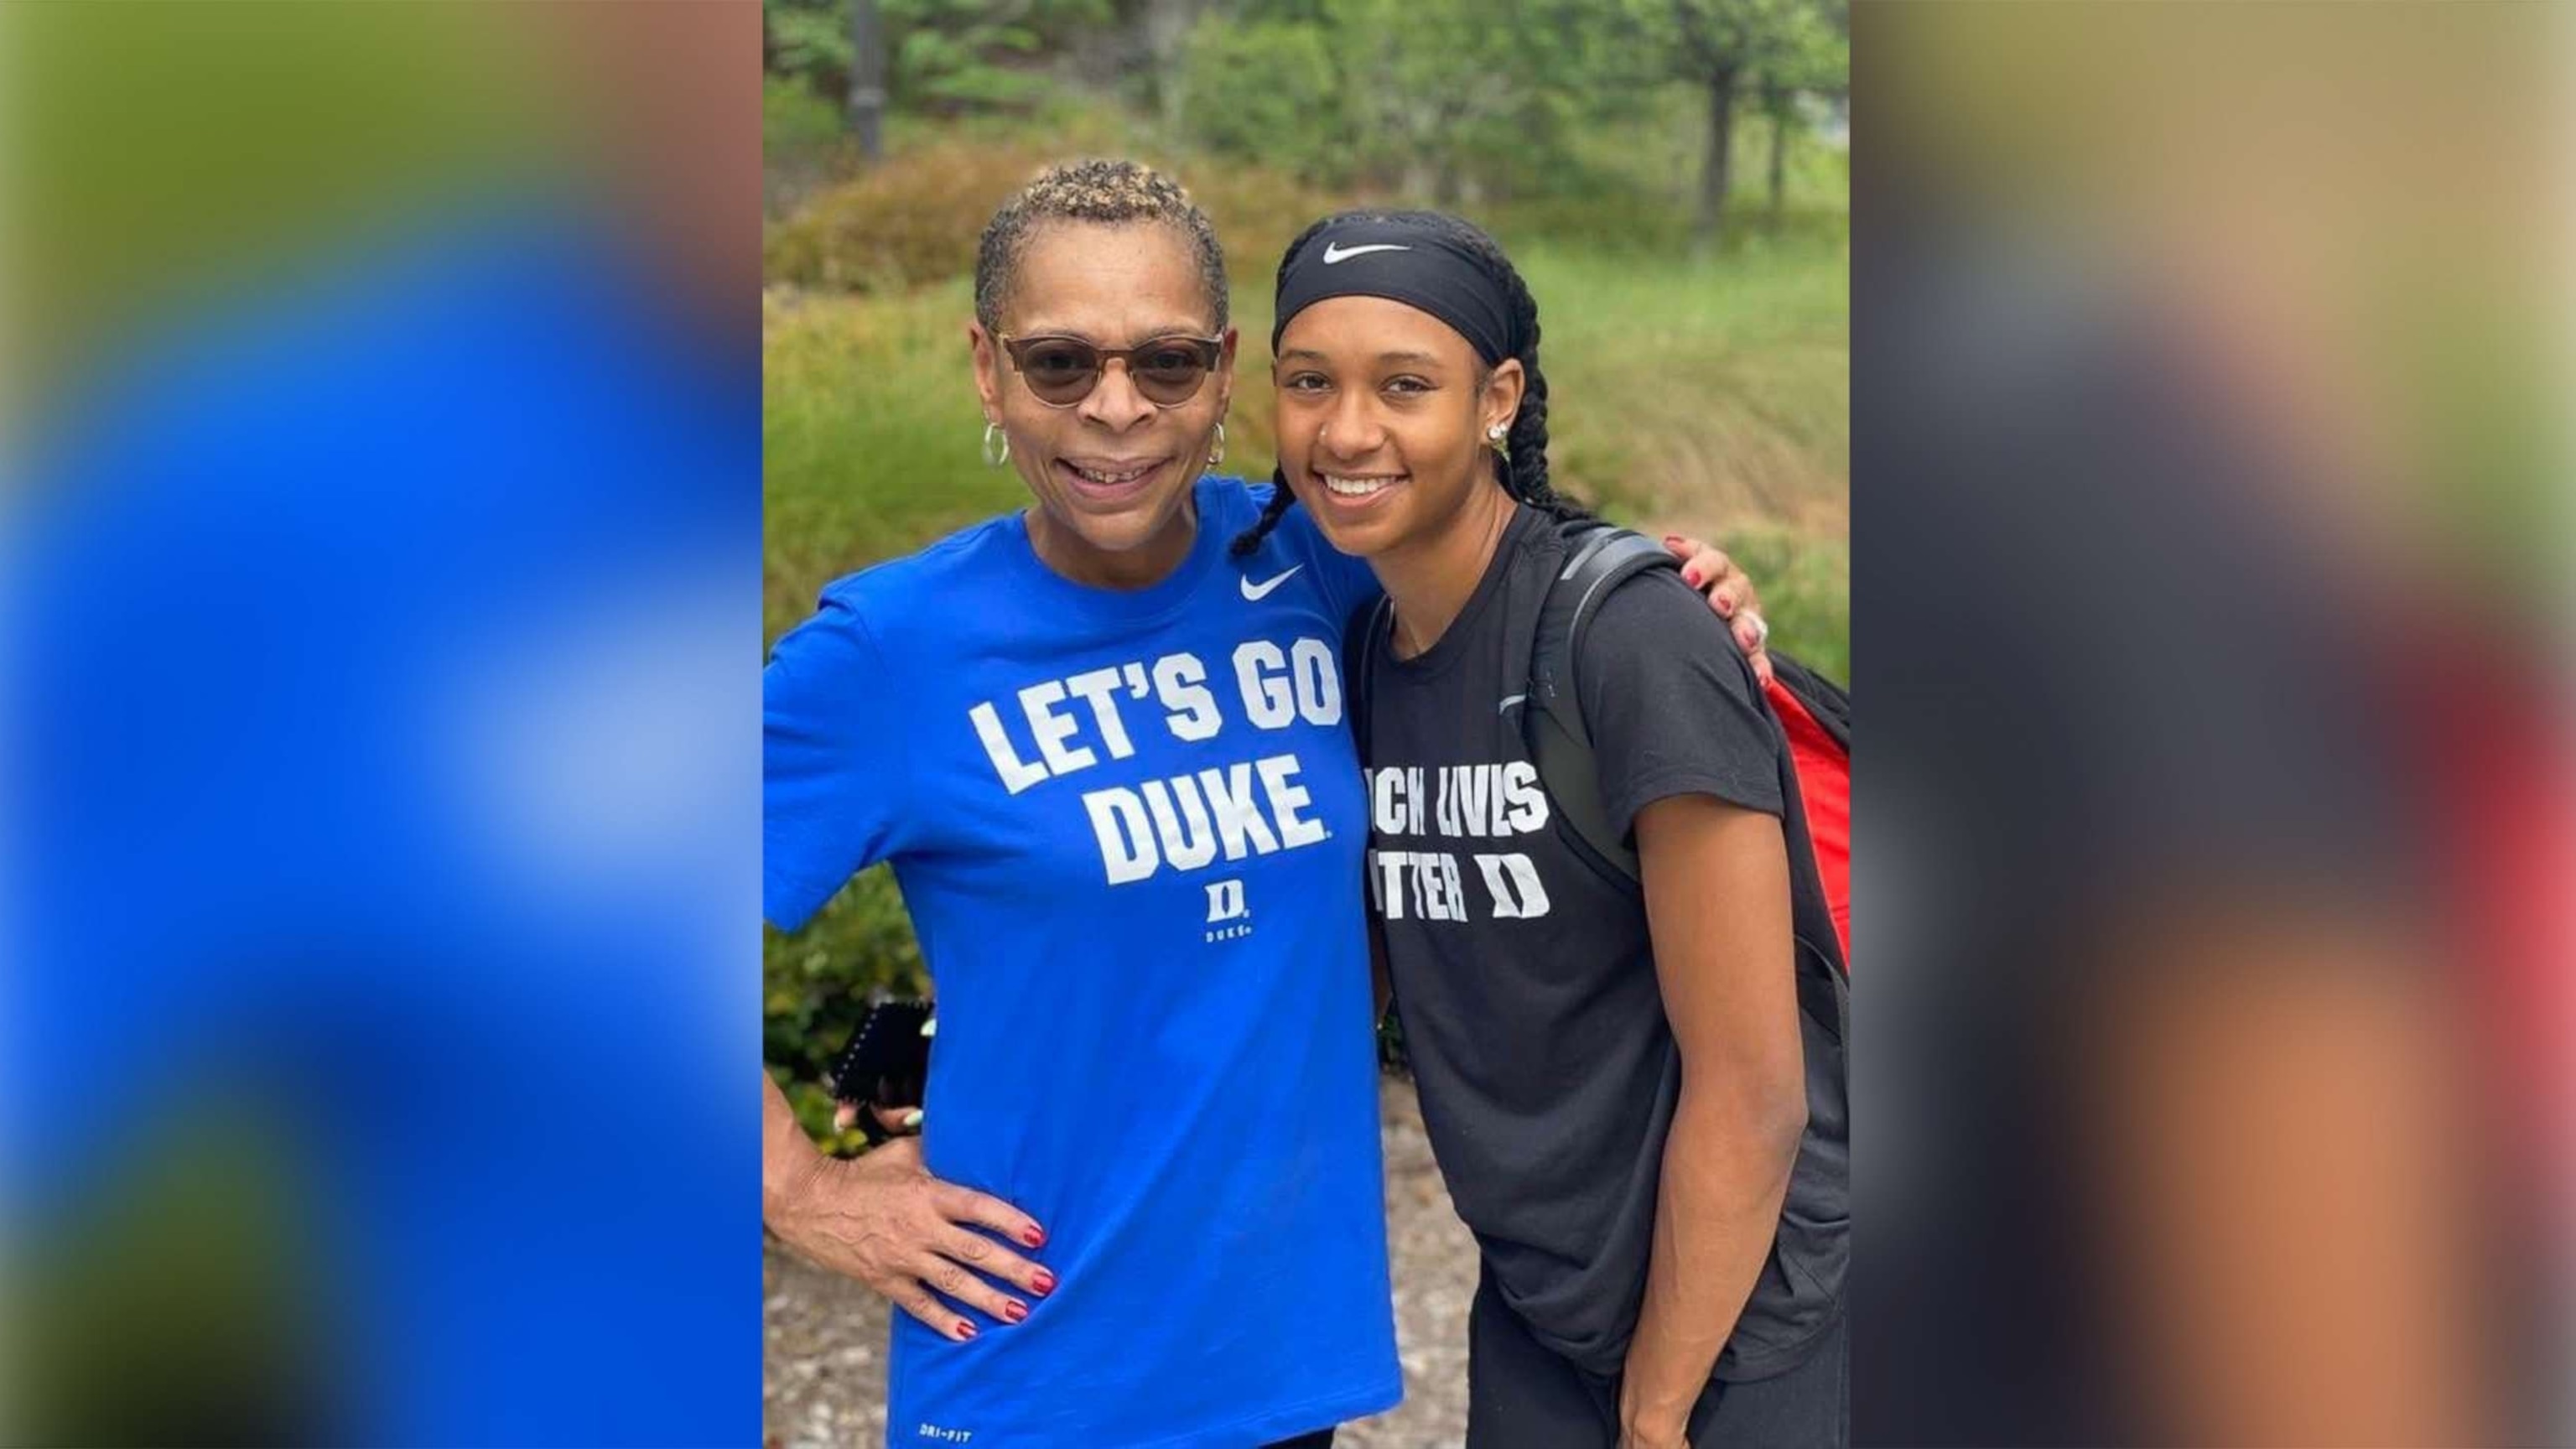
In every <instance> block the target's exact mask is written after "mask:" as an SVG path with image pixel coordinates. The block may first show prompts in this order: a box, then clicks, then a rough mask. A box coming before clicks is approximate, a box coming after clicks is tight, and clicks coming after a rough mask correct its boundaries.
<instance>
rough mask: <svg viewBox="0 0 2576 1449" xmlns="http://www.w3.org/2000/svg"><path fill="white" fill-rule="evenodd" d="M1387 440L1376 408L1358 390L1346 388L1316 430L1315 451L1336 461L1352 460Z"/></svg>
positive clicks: (1358, 458)
mask: <svg viewBox="0 0 2576 1449" xmlns="http://www.w3.org/2000/svg"><path fill="white" fill-rule="evenodd" d="M1385 441H1386V428H1385V425H1384V424H1382V423H1381V422H1380V421H1379V420H1378V416H1377V410H1376V409H1375V408H1373V407H1371V406H1370V405H1369V399H1368V398H1367V397H1366V396H1365V395H1364V394H1363V393H1362V392H1361V391H1360V390H1359V389H1356V388H1354V389H1348V390H1345V391H1344V392H1343V393H1342V395H1341V396H1340V398H1339V399H1337V400H1336V401H1335V402H1334V403H1333V405H1332V407H1331V409H1330V410H1328V411H1327V412H1326V413H1325V414H1324V421H1323V424H1322V426H1321V427H1319V428H1317V429H1316V432H1315V451H1317V452H1319V453H1322V454H1324V455H1325V456H1326V457H1329V458H1331V459H1333V460H1334V461H1336V462H1345V463H1355V462H1358V461H1359V460H1361V459H1363V458H1366V457H1367V456H1368V455H1369V454H1371V453H1374V452H1376V451H1377V450H1378V447H1379V446H1380V445H1381V444H1383V443H1384V442H1385Z"/></svg>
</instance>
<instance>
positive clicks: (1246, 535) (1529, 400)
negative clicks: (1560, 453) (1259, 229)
mask: <svg viewBox="0 0 2576 1449" xmlns="http://www.w3.org/2000/svg"><path fill="white" fill-rule="evenodd" d="M1348 221H1391V222H1400V223H1403V224H1405V225H1408V226H1415V227H1420V228H1421V229H1423V230H1425V231H1430V232H1434V233H1437V234H1438V235H1440V236H1441V237H1442V238H1443V239H1445V240H1448V241H1451V242H1454V243H1456V244H1457V245H1458V246H1459V247H1461V248H1462V249H1464V250H1465V251H1466V252H1467V253H1468V254H1469V255H1471V256H1473V257H1474V258H1475V259H1476V260H1477V261H1478V262H1479V263H1481V264H1482V265H1483V267H1484V269H1485V274H1486V276H1487V277H1489V278H1490V279H1491V280H1492V281H1493V283H1494V285H1495V286H1496V287H1497V288H1498V289H1500V291H1501V292H1502V294H1503V304H1504V305H1505V306H1506V307H1508V308H1510V309H1511V313H1512V317H1513V322H1514V325H1515V327H1516V329H1517V330H1518V331H1519V332H1520V334H1521V335H1522V336H1523V337H1526V338H1528V339H1529V340H1528V341H1527V342H1526V343H1525V344H1523V346H1522V347H1521V350H1520V352H1519V354H1518V357H1517V360H1518V361H1519V363H1520V365H1521V375H1522V379H1523V385H1522V389H1521V405H1520V410H1519V411H1518V412H1515V413H1513V414H1512V428H1511V432H1510V433H1509V434H1508V435H1506V438H1505V442H1504V447H1505V449H1506V453H1505V454H1497V455H1496V456H1495V458H1494V481H1495V482H1497V483H1500V484H1501V485H1502V486H1503V491H1504V492H1506V493H1509V494H1510V495H1511V496H1512V497H1514V498H1515V499H1518V500H1519V501H1521V502H1522V503H1526V504H1528V505H1529V506H1530V507H1532V508H1535V509H1537V510H1539V511H1540V512H1541V513H1545V514H1547V515H1548V516H1550V517H1552V518H1556V519H1560V520H1567V521H1571V520H1573V519H1578V518H1590V517H1591V516H1592V513H1591V511H1590V510H1589V509H1587V508H1585V507H1584V506H1583V505H1582V504H1580V503H1577V502H1575V501H1574V500H1573V499H1571V498H1568V497H1566V496H1564V495H1563V494H1561V493H1558V492H1557V491H1556V489H1555V488H1554V487H1553V486H1552V485H1550V483H1549V482H1548V476H1547V374H1546V373H1544V372H1542V371H1540V370H1539V365H1538V300H1537V299H1536V298H1534V297H1532V296H1531V295H1530V290H1529V284H1528V283H1527V282H1524V281H1522V280H1521V274H1520V271H1519V269H1517V268H1515V267H1514V266H1513V265H1512V259H1511V258H1510V257H1507V256H1505V255H1504V254H1503V248H1502V244H1501V243H1500V242H1497V241H1495V240H1494V239H1493V238H1492V237H1491V236H1489V235H1487V234H1486V232H1485V230H1484V228H1482V227H1479V226H1477V225H1476V224H1475V223H1473V222H1471V221H1467V220H1464V219H1463V218H1460V217H1455V216H1451V215H1449V214H1448V213H1446V212H1439V211H1342V212H1335V213H1334V214H1333V215H1331V216H1328V217H1325V218H1324V219H1323V220H1321V221H1319V222H1316V223H1315V224H1314V225H1313V226H1310V227H1308V228H1306V229H1305V230H1304V231H1302V232H1299V233H1298V234H1297V239H1296V240H1295V241H1292V242H1290V243H1289V244H1288V250H1287V251H1286V252H1285V253H1283V254H1282V255H1281V256H1280V258H1279V271H1280V273H1281V274H1282V275H1285V274H1286V273H1287V271H1288V268H1289V267H1290V265H1291V264H1293V263H1294V262H1295V261H1296V260H1297V257H1298V255H1299V254H1300V253H1302V252H1304V251H1305V250H1306V248H1307V246H1308V245H1309V244H1311V243H1312V242H1313V241H1314V239H1315V237H1316V235H1317V234H1318V233H1320V232H1322V231H1323V230H1324V229H1325V228H1326V227H1329V226H1333V225H1335V224H1337V223H1340V222H1348ZM1487 375H1488V376H1490V375H1491V374H1490V373H1488V374H1487ZM1479 385H1480V386H1481V382H1480V384H1479ZM1270 479H1271V483H1272V485H1273V489H1274V491H1273V492H1272V493H1271V495H1270V501H1269V502H1268V503H1267V504H1266V505H1264V506H1263V508H1262V510H1261V517H1260V519H1259V520H1257V521H1256V522H1255V523H1254V524H1253V525H1252V526H1251V527H1250V528H1247V529H1245V530H1244V531H1243V532H1242V533H1240V534H1238V535H1236V536H1235V540H1234V545H1233V553H1234V555H1235V556H1236V557H1238V558H1240V557H1243V556H1244V555H1247V554H1249V553H1251V552H1252V551H1253V550H1254V549H1257V548H1259V547H1261V541H1262V540H1263V539H1265V538H1268V537H1269V536H1270V531H1271V530H1272V529H1274V528H1277V527H1278V526H1279V520H1280V519H1281V518H1282V517H1284V516H1285V515H1286V514H1287V512H1288V510H1289V509H1290V508H1291V507H1294V506H1295V505H1296V502H1297V496H1296V494H1294V493H1293V492H1291V491H1290V490H1289V487H1288V472H1287V470H1286V469H1285V468H1274V469H1272V470H1271V475H1270Z"/></svg>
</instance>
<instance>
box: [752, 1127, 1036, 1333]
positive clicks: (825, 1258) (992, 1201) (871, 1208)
mask: <svg viewBox="0 0 2576 1449" xmlns="http://www.w3.org/2000/svg"><path fill="white" fill-rule="evenodd" d="M769 1226H770V1230H771V1231H773V1232H775V1233H777V1234H778V1236H779V1237H780V1239H782V1240H783V1241H785V1242H786V1244H787V1245H788V1246H789V1247H791V1248H793V1249H795V1250H796V1251H797V1252H798V1253H801V1254H803V1255H804V1256H805V1257H807V1258H809V1259H811V1260H813V1261H814V1262H815V1263H817V1264H819V1265H821V1266H823V1267H825V1268H828V1269H831V1270H832V1271H833V1272H835V1273H840V1274H844V1275H846V1276H848V1277H852V1278H856V1279H858V1280H859V1281H860V1282H862V1283H865V1284H867V1285H868V1286H869V1287H871V1288H873V1289H875V1290H876V1291H878V1292H879V1293H882V1294H884V1295H885V1296H886V1298H887V1299H888V1300H889V1301H891V1302H892V1303H893V1304H894V1305H895V1306H896V1307H898V1308H901V1309H902V1310H903V1311H904V1312H906V1313H909V1314H911V1315H912V1316H913V1317H915V1318H918V1319H920V1320H921V1321H922V1322H923V1323H926V1324H928V1325H930V1327H931V1328H932V1329H934V1330H936V1331H937V1332H938V1333H939V1335H940V1336H941V1337H943V1338H948V1339H952V1340H957V1341H960V1342H962V1341H964V1340H966V1339H969V1338H973V1337H974V1336H975V1334H976V1331H977V1330H976V1326H975V1323H974V1321H973V1320H972V1319H970V1318H968V1317H966V1316H965V1315H964V1314H962V1313H961V1312H960V1311H959V1309H958V1307H957V1306H956V1305H961V1304H962V1305H964V1306H965V1307H967V1308H972V1309H974V1310H976V1311H978V1312H980V1313H983V1314H984V1315H985V1316H987V1317H989V1318H991V1319H993V1320H994V1321H996V1322H997V1323H1001V1324H1005V1325H1008V1324H1013V1323H1017V1322H1019V1321H1021V1320H1022V1319H1024V1318H1026V1317H1028V1316H1029V1311H1030V1304H1031V1303H1032V1302H1033V1301H1034V1300H1036V1299H1039V1298H1043V1297H1045V1296H1046V1295H1047V1294H1048V1293H1051V1292H1053V1291H1054V1289H1055V1275H1053V1274H1052V1273H1049V1272H1048V1271H1047V1270H1046V1269H1045V1268H1043V1267H1041V1266H1039V1265H1038V1264H1036V1263H1034V1262H1031V1261H1030V1260H1029V1259H1027V1258H1024V1257H1022V1256H1020V1255H1019V1254H1018V1253H1016V1252H1013V1251H1012V1250H1011V1249H1009V1248H1006V1247H1004V1246H1002V1244H1001V1243H1000V1242H997V1241H995V1240H994V1239H993V1238H992V1237H988V1236H986V1234H985V1233H982V1232H978V1231H976V1229H977V1228H984V1229H989V1230H990V1231H991V1232H992V1233H995V1234H998V1235H1000V1237H1002V1238H1004V1239H1007V1240H1008V1241H1011V1242H1015V1243H1022V1244H1025V1245H1027V1246H1028V1247H1030V1248H1037V1247H1041V1246H1043V1245H1044V1244H1045V1242H1046V1234H1045V1232H1044V1230H1042V1229H1041V1228H1040V1227H1039V1226H1038V1225H1037V1223H1036V1222H1035V1221H1034V1220H1032V1219H1031V1218H1030V1217H1029V1215H1028V1214H1026V1213H1024V1212H1021V1211H1020V1210H1019V1209H1018V1208H1015V1207H1013V1206H1011V1205H1010V1204H1009V1203H1006V1202H1004V1201H1002V1200H1001V1199H1000V1198H997V1197H990V1196H987V1195H985V1194H983V1193H980V1192H976V1191H975V1190H973V1189H972V1188H966V1187H960V1186H958V1185H957V1184H955V1183H952V1182H942V1181H940V1180H939V1179H938V1178H935V1177H933V1176H931V1175H930V1172H929V1170H928V1169H926V1168H924V1167H923V1166H922V1165H921V1142H920V1139H918V1138H913V1137H906V1138H901V1139H899V1140H897V1141H893V1142H889V1143H887V1144H886V1145H884V1146H883V1147H879V1148H876V1149H874V1150H873V1151H870V1152H868V1153H867V1154H865V1155H864V1156H861V1157H857V1158H853V1159H848V1160H843V1159H840V1158H832V1157H823V1156H820V1155H818V1156H816V1158H815V1159H814V1166H813V1168H812V1170H811V1171H810V1172H808V1173H806V1174H805V1175H804V1176H803V1178H802V1179H801V1180H800V1181H799V1182H797V1183H796V1184H795V1185H794V1186H793V1187H791V1188H790V1189H789V1191H788V1192H787V1194H786V1195H785V1199H784V1201H782V1202H781V1203H780V1204H779V1205H778V1207H777V1209H775V1210H774V1211H772V1212H771V1213H770V1214H769ZM988 1279H998V1280H1000V1281H1002V1282H1003V1283H1005V1284H1008V1285H1011V1286H1012V1287H1013V1288H1015V1289H1017V1290H1018V1291H1017V1292H1015V1293H1014V1292H1005V1291H1003V1290H1002V1289H1000V1288H996V1287H995V1286H994V1285H993V1283H992V1282H991V1281H988Z"/></svg>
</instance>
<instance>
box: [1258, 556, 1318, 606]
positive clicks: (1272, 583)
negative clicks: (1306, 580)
mask: <svg viewBox="0 0 2576 1449" xmlns="http://www.w3.org/2000/svg"><path fill="white" fill-rule="evenodd" d="M1304 567H1305V565H1304V564H1299V565H1297V568H1293V569H1290V570H1289V571H1288V572H1287V573H1284V574H1281V575H1279V576H1278V577H1277V578H1273V579H1264V580H1262V581H1261V582H1260V583H1257V584H1256V583H1254V582H1253V581H1252V580H1251V579H1250V578H1249V577H1247V578H1245V579H1244V580H1243V596H1244V597H1245V598H1247V599H1249V600H1251V601H1252V602H1254V603H1256V604H1257V603H1259V602H1261V601H1262V600H1263V599H1265V598H1268V597H1269V596H1270V591H1271V590H1272V589H1275V588H1277V587H1279V586H1280V585H1281V584H1284V583H1286V582H1288V580H1289V579H1290V578H1292V577H1294V576H1295V575H1296V573H1297V569H1302V568H1304Z"/></svg>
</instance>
